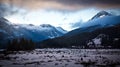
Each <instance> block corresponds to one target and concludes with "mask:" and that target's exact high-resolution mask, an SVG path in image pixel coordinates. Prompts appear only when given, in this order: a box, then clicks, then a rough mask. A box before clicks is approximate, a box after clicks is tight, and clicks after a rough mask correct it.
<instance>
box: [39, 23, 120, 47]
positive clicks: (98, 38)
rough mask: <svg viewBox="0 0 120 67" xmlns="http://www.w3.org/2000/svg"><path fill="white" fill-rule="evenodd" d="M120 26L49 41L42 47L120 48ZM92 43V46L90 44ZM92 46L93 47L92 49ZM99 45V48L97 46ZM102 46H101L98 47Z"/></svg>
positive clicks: (44, 42)
mask: <svg viewBox="0 0 120 67" xmlns="http://www.w3.org/2000/svg"><path fill="white" fill-rule="evenodd" d="M119 30H120V25H116V26H111V27H108V28H101V29H97V30H94V31H92V32H83V33H78V34H76V35H72V36H62V37H58V38H55V39H48V40H45V41H43V42H41V43H40V47H73V46H76V47H77V48H102V46H104V48H109V46H111V48H120V45H119V44H120V36H119V35H120V31H119ZM90 42H91V44H89V43H90ZM91 45H92V47H91ZM96 45H97V46H96ZM98 45H100V46H98Z"/></svg>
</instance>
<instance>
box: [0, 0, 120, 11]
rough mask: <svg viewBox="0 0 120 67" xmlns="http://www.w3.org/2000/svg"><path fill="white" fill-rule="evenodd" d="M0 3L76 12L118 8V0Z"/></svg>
mask: <svg viewBox="0 0 120 67" xmlns="http://www.w3.org/2000/svg"><path fill="white" fill-rule="evenodd" d="M0 2H1V3H9V4H12V5H17V6H19V7H21V8H28V9H61V10H78V9H82V8H88V7H99V8H119V7H120V0H114V1H112V0H0Z"/></svg>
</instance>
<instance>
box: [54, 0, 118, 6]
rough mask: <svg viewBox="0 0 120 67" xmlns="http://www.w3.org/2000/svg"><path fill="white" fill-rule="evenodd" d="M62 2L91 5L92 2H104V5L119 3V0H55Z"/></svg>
mask: <svg viewBox="0 0 120 67" xmlns="http://www.w3.org/2000/svg"><path fill="white" fill-rule="evenodd" d="M56 1H58V2H61V3H64V4H70V5H72V4H82V5H92V4H101V5H102V4H106V5H119V4H120V0H56Z"/></svg>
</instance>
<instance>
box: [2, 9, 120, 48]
mask: <svg viewBox="0 0 120 67" xmlns="http://www.w3.org/2000/svg"><path fill="white" fill-rule="evenodd" d="M119 30H120V16H115V15H112V14H110V13H108V12H106V11H101V12H99V13H97V14H96V15H95V16H93V17H92V18H91V19H90V20H89V21H87V22H85V23H82V24H81V25H80V27H79V28H77V29H74V30H72V31H69V32H67V31H66V30H64V29H63V28H61V27H54V26H52V25H50V24H42V25H39V26H35V25H33V24H11V22H9V21H8V20H7V19H5V18H3V17H1V18H0V46H2V48H4V47H6V46H7V43H8V41H9V40H13V39H20V38H25V39H27V40H32V41H33V42H36V45H37V48H38V47H39V48H50V47H52V48H56V47H57V48H64V47H67V48H120V46H119V44H120V36H119V35H120V32H119Z"/></svg>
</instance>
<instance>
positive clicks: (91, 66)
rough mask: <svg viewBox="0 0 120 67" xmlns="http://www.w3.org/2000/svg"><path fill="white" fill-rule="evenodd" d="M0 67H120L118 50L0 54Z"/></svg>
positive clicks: (59, 50)
mask: <svg viewBox="0 0 120 67" xmlns="http://www.w3.org/2000/svg"><path fill="white" fill-rule="evenodd" d="M0 67H120V49H35V50H33V51H29V52H28V51H14V52H12V53H11V54H7V55H6V54H2V53H0Z"/></svg>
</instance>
